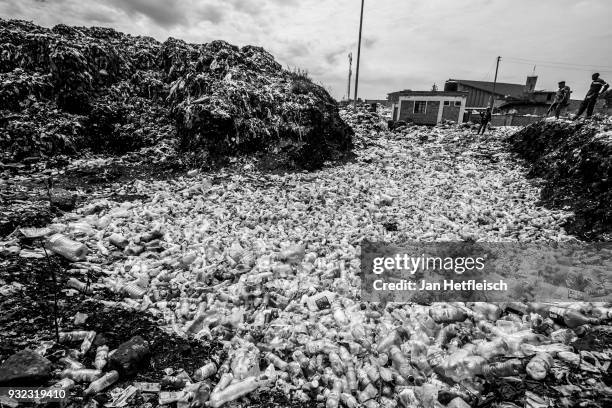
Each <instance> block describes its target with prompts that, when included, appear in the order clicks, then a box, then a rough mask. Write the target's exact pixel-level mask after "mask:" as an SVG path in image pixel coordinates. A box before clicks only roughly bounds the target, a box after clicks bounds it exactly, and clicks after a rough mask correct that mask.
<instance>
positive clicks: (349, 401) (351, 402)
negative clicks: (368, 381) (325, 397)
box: [340, 392, 359, 408]
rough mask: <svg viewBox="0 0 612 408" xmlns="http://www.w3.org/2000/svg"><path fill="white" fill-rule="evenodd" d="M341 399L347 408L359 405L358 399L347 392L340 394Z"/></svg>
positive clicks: (354, 407) (355, 407)
mask: <svg viewBox="0 0 612 408" xmlns="http://www.w3.org/2000/svg"><path fill="white" fill-rule="evenodd" d="M340 401H342V403H343V404H344V405H345V406H346V408H357V406H358V405H359V403H358V402H357V399H356V398H355V397H353V396H352V395H351V394H348V393H346V392H343V393H342V394H340Z"/></svg>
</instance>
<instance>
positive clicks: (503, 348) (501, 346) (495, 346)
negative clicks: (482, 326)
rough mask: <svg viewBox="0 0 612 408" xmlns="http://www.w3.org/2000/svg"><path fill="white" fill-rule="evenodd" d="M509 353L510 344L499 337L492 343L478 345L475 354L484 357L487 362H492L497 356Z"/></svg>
mask: <svg viewBox="0 0 612 408" xmlns="http://www.w3.org/2000/svg"><path fill="white" fill-rule="evenodd" d="M507 351H508V344H507V343H506V341H505V339H504V338H502V337H498V338H496V339H493V340H491V341H483V342H480V343H478V344H477V345H476V350H475V352H474V354H476V355H479V356H481V357H483V358H484V359H485V360H490V359H491V358H493V357H495V356H500V355H503V354H505V353H506V352H507Z"/></svg>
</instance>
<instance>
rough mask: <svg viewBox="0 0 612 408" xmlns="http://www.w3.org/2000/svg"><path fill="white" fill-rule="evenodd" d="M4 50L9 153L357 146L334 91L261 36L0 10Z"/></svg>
mask: <svg viewBox="0 0 612 408" xmlns="http://www.w3.org/2000/svg"><path fill="white" fill-rule="evenodd" d="M0 62H1V64H0V66H1V68H0V148H1V150H2V160H10V161H19V160H23V159H24V158H29V157H41V156H43V157H48V156H50V155H56V154H75V153H77V152H81V151H82V150H83V149H91V150H94V151H96V152H110V153H125V152H127V151H132V150H135V149H138V148H141V147H144V146H152V145H154V144H155V143H157V142H159V141H160V140H165V139H171V140H173V141H176V144H177V145H178V147H179V148H180V149H181V150H182V152H181V155H183V156H189V157H188V159H189V160H188V161H189V162H190V163H191V164H192V165H194V166H198V165H199V166H202V165H206V164H207V163H208V162H210V161H212V160H214V159H217V158H220V157H221V158H223V157H226V156H231V155H238V154H248V153H254V152H258V153H262V154H265V155H268V156H270V157H271V158H273V159H274V160H276V161H278V162H280V163H283V164H285V165H286V166H290V167H306V168H316V167H320V166H321V165H322V164H323V163H324V162H325V161H326V160H333V159H336V158H338V157H340V156H342V155H343V153H345V152H347V151H348V150H350V148H351V146H352V143H351V137H352V135H353V131H352V130H351V128H350V127H348V126H347V125H346V124H345V123H344V122H343V121H342V119H340V117H339V115H338V108H337V104H336V102H335V101H334V100H333V99H332V98H331V97H330V96H329V94H328V93H327V92H326V91H325V90H324V89H323V88H322V87H321V86H319V85H315V84H313V83H312V81H311V80H310V79H309V78H308V77H307V76H306V75H304V74H302V73H292V72H289V71H287V70H284V69H283V68H282V67H281V65H280V64H278V63H277V62H276V61H275V60H274V58H273V57H272V55H270V54H269V53H267V52H266V51H265V50H264V49H262V48H258V47H251V46H247V47H243V48H238V47H236V46H233V45H230V44H228V43H226V42H223V41H213V42H211V43H208V44H188V43H186V42H184V41H181V40H177V39H173V38H170V39H168V40H166V41H165V42H164V43H159V42H157V41H155V40H154V39H152V38H150V37H135V36H131V35H126V34H122V33H119V32H117V31H115V30H113V29H109V28H99V27H91V28H86V27H69V26H66V25H61V24H60V25H57V26H55V27H53V28H52V29H46V28H43V27H39V26H36V25H34V24H32V23H30V22H25V21H18V20H0Z"/></svg>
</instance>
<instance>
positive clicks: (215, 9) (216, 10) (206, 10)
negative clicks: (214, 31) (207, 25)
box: [198, 4, 225, 24]
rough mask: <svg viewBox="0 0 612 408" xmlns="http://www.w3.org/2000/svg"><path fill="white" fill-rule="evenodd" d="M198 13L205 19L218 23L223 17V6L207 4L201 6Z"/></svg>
mask: <svg viewBox="0 0 612 408" xmlns="http://www.w3.org/2000/svg"><path fill="white" fill-rule="evenodd" d="M198 15H199V16H200V17H201V18H202V19H203V20H205V21H209V22H211V23H213V24H219V23H220V22H221V21H223V19H224V18H225V13H224V11H223V8H221V7H220V6H217V5H212V4H211V5H207V6H204V7H203V8H202V10H201V11H200V12H199V13H198Z"/></svg>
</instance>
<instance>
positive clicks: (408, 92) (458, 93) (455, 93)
mask: <svg viewBox="0 0 612 408" xmlns="http://www.w3.org/2000/svg"><path fill="white" fill-rule="evenodd" d="M409 95H417V96H465V97H467V95H468V92H466V91H411V90H410V89H404V90H403V91H397V92H391V93H390V94H388V98H389V100H394V101H395V100H397V98H399V97H400V96H409Z"/></svg>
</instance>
